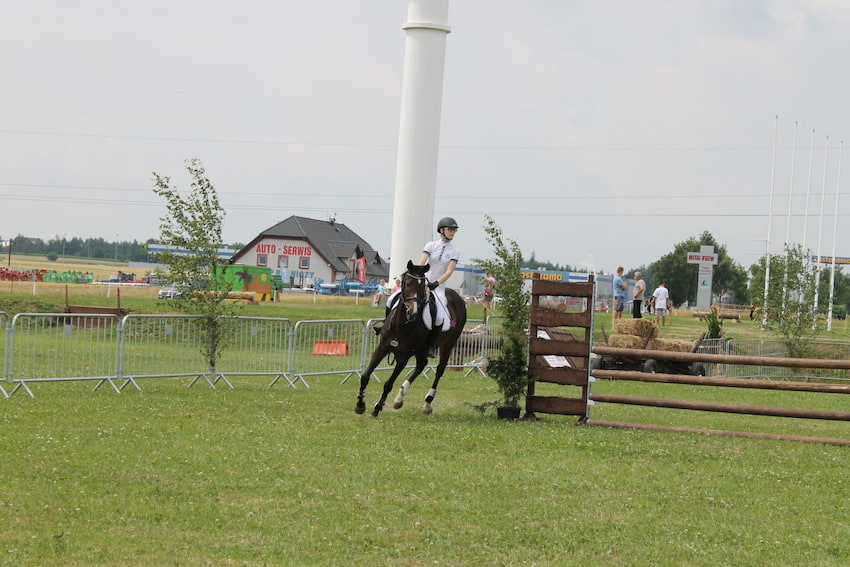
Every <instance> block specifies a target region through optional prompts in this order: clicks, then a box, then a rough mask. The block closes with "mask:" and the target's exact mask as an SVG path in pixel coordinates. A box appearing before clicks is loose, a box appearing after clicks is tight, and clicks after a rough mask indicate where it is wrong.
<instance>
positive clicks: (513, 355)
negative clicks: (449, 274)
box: [473, 216, 530, 407]
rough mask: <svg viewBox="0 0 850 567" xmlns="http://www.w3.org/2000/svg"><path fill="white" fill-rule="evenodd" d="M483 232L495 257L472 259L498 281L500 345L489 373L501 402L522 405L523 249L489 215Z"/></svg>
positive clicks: (525, 369)
mask: <svg viewBox="0 0 850 567" xmlns="http://www.w3.org/2000/svg"><path fill="white" fill-rule="evenodd" d="M485 218H486V223H485V226H484V232H485V234H486V235H487V241H488V242H489V243H490V244H491V245H492V246H493V252H494V253H495V255H496V257H495V258H493V259H478V258H476V259H475V260H473V261H474V262H475V263H476V264H478V265H479V266H480V267H481V269H483V270H484V271H485V272H489V273H491V274H493V276H494V277H495V278H496V280H497V281H498V282H499V295H500V297H501V301H500V303H499V313H500V315H501V316H502V317H503V321H502V323H501V333H500V335H501V339H502V342H501V348H500V349H499V352H498V354H497V355H496V356H495V357H493V358H492V359H491V360H490V363H489V366H488V368H487V374H488V375H489V376H490V377H491V378H493V379H494V380H495V381H496V385H497V386H498V388H499V393H501V395H502V403H503V405H504V406H506V407H519V402H520V400H521V399H522V397H523V396H524V395H525V392H526V389H527V388H528V323H529V316H530V308H529V294H528V293H527V292H526V291H525V288H524V286H523V280H522V251H521V250H520V248H519V245H518V244H517V243H516V241H514V240H510V241H508V242H505V240H504V238H503V237H502V231H501V229H500V228H499V227H498V226H497V225H496V221H495V220H493V219H492V218H491V217H490V216H487V217H485Z"/></svg>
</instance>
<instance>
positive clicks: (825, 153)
mask: <svg viewBox="0 0 850 567" xmlns="http://www.w3.org/2000/svg"><path fill="white" fill-rule="evenodd" d="M828 157H829V136H827V137H826V144H825V145H824V148H823V187H822V188H821V194H820V224H819V226H818V252H817V254H818V255H817V257H816V258H815V304H814V310H815V322H814V323H812V328H813V329H814V328H815V327H816V326H817V313H818V301H819V300H820V290H819V289H818V288H819V287H820V253H821V239H822V237H823V205H824V202H825V201H826V163H827V158H828Z"/></svg>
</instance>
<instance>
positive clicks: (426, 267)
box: [422, 264, 431, 274]
mask: <svg viewBox="0 0 850 567" xmlns="http://www.w3.org/2000/svg"><path fill="white" fill-rule="evenodd" d="M430 269H431V264H425V265H424V266H422V273H423V274H427V273H428V270H430Z"/></svg>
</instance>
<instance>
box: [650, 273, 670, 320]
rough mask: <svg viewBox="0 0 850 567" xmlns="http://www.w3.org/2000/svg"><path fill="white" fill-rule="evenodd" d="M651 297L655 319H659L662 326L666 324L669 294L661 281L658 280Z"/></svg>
mask: <svg viewBox="0 0 850 567" xmlns="http://www.w3.org/2000/svg"><path fill="white" fill-rule="evenodd" d="M652 297H654V298H655V320H656V321H658V320H659V319H660V321H661V323H660V325H661V326H662V327H663V326H664V325H666V324H667V308H668V305H669V303H670V294H669V293H668V292H667V287H666V286H665V284H664V282H663V281H661V282H659V284H658V287H657V288H655V291H653V292H652Z"/></svg>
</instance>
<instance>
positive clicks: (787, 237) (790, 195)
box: [782, 120, 797, 313]
mask: <svg viewBox="0 0 850 567" xmlns="http://www.w3.org/2000/svg"><path fill="white" fill-rule="evenodd" d="M796 161H797V121H796V120H795V121H794V141H793V143H792V144H791V183H790V185H789V187H788V219H787V220H786V222H785V273H784V274H783V275H782V312H783V313H785V302H786V298H787V296H788V247H789V246H791V201H792V200H793V198H794V163H795V162H796Z"/></svg>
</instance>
